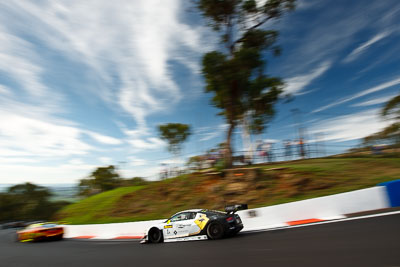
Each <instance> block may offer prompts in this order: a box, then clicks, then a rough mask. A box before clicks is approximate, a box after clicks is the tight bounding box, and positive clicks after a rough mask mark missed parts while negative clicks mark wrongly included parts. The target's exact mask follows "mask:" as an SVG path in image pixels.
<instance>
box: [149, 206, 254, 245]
mask: <svg viewBox="0 0 400 267" xmlns="http://www.w3.org/2000/svg"><path fill="white" fill-rule="evenodd" d="M242 209H247V204H241V205H234V206H227V207H226V208H225V211H226V212H222V211H214V210H206V209H194V210H185V211H181V212H178V213H176V214H174V215H173V216H171V218H169V219H168V220H166V221H165V222H163V223H161V224H157V225H153V226H151V227H150V228H149V229H148V230H147V231H146V235H145V237H144V239H143V240H142V243H160V242H169V241H173V240H183V241H186V240H202V239H219V238H222V237H226V236H234V235H235V234H237V233H239V232H240V231H241V230H242V229H243V223H242V220H241V219H240V217H239V215H237V214H235V212H236V211H238V210H242Z"/></svg>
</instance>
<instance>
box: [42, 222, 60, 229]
mask: <svg viewBox="0 0 400 267" xmlns="http://www.w3.org/2000/svg"><path fill="white" fill-rule="evenodd" d="M42 226H43V227H45V228H52V227H56V226H57V224H54V223H49V224H43V225H42Z"/></svg>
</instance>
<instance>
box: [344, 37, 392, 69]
mask: <svg viewBox="0 0 400 267" xmlns="http://www.w3.org/2000/svg"><path fill="white" fill-rule="evenodd" d="M389 34H390V32H389V31H385V32H382V33H378V34H377V35H375V36H374V37H372V38H371V39H370V40H368V41H366V42H365V43H362V44H361V45H359V46H358V47H357V48H356V49H354V50H353V51H352V52H351V53H350V54H349V55H348V56H347V57H345V59H343V62H345V63H349V62H351V61H354V60H356V59H357V58H358V57H359V56H360V55H361V54H362V53H364V52H365V50H367V49H368V48H369V47H370V46H371V45H373V44H374V43H376V42H378V41H380V40H382V39H383V38H385V37H387V36H388V35H389Z"/></svg>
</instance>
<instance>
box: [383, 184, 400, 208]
mask: <svg viewBox="0 0 400 267" xmlns="http://www.w3.org/2000/svg"><path fill="white" fill-rule="evenodd" d="M380 185H381V186H385V187H386V191H387V194H388V197H389V201H390V206H391V207H400V180H395V181H390V182H386V183H381V184H380Z"/></svg>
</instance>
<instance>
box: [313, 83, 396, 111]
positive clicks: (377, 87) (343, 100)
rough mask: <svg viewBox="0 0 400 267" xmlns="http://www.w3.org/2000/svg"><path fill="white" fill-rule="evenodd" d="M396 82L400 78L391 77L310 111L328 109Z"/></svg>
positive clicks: (388, 86)
mask: <svg viewBox="0 0 400 267" xmlns="http://www.w3.org/2000/svg"><path fill="white" fill-rule="evenodd" d="M398 84H400V78H398V77H397V78H395V79H393V80H391V81H388V82H385V83H382V84H379V85H377V86H374V87H372V88H369V89H366V90H364V91H361V92H359V93H356V94H354V95H352V96H349V97H345V98H342V99H339V100H338V101H336V102H333V103H331V104H329V105H325V106H322V107H320V108H317V109H315V110H313V111H312V113H316V112H320V111H323V110H326V109H329V108H332V107H335V106H338V105H341V104H344V103H347V102H349V101H352V100H354V99H357V98H360V97H362V96H365V95H369V94H372V93H375V92H379V91H381V90H384V89H386V88H390V87H392V86H395V85H398Z"/></svg>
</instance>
